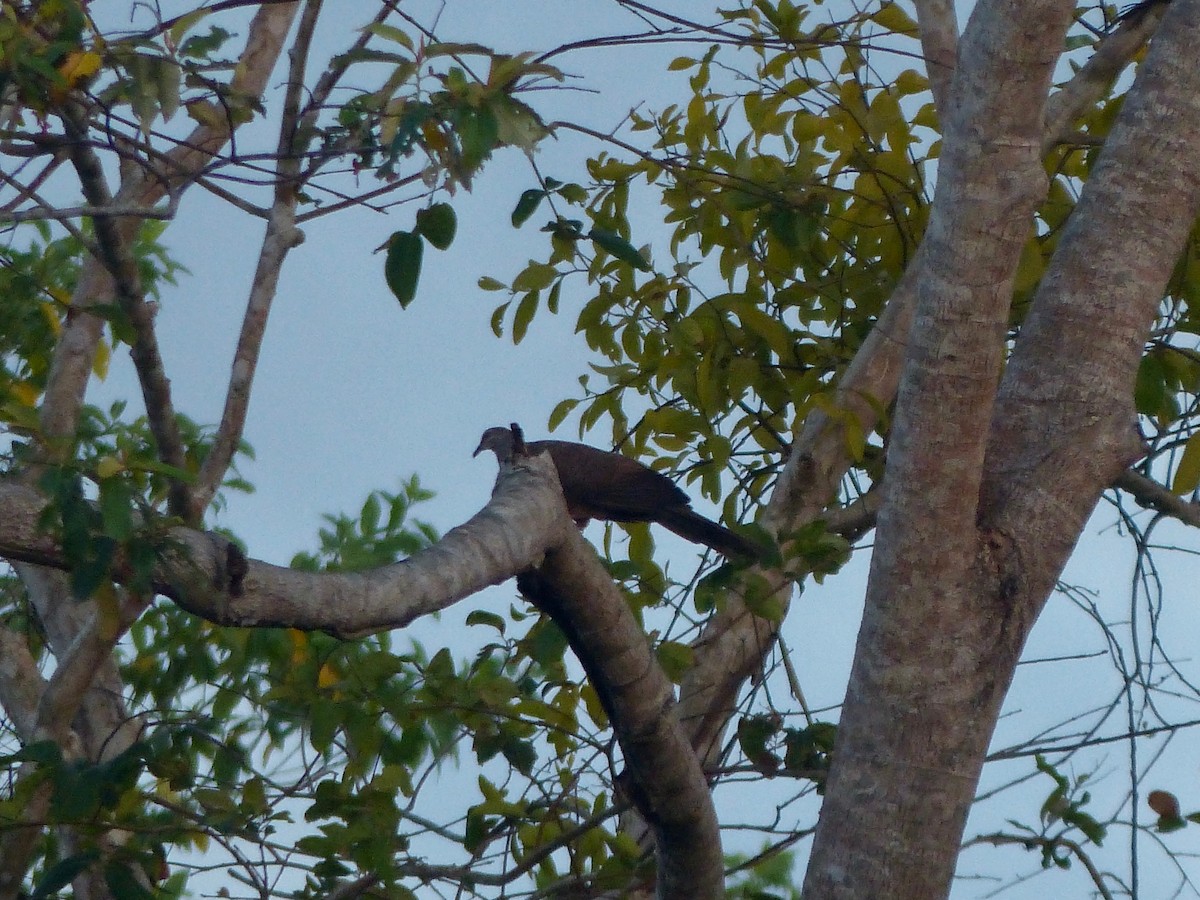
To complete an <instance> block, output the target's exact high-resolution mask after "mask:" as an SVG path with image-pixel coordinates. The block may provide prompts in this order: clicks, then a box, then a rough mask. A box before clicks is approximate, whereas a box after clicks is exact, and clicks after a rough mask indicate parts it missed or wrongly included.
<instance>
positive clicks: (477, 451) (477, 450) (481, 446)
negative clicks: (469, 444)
mask: <svg viewBox="0 0 1200 900" xmlns="http://www.w3.org/2000/svg"><path fill="white" fill-rule="evenodd" d="M482 452H483V442H482V441H480V443H479V446H478V447H476V448H475V452H474V453H472V454H471V456H472V457H475V456H478V455H479V454H480V453H482Z"/></svg>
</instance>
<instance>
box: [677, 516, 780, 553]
mask: <svg viewBox="0 0 1200 900" xmlns="http://www.w3.org/2000/svg"><path fill="white" fill-rule="evenodd" d="M656 521H658V522H659V523H660V524H661V525H662V526H663V527H665V528H667V529H669V530H671V531H673V532H675V533H676V534H677V535H679V536H680V537H681V538H686V539H687V540H689V541H693V542H694V543H697V544H704V545H705V546H708V547H711V548H712V549H714V550H716V551H717V552H718V553H720V554H721V555H723V556H726V557H736V558H743V559H757V558H758V557H759V556H760V555H761V554H760V551H759V549H758V547H757V546H755V545H754V544H752V543H750V541H748V540H746V539H745V538H744V537H742V536H740V535H737V534H734V533H733V532H732V531H730V530H729V529H728V528H726V527H725V526H724V525H718V524H717V523H716V522H713V521H711V520H709V519H706V518H704V516H702V515H700V513H698V512H696V511H695V510H693V509H688V508H686V507H684V508H683V509H672V510H666V511H664V512H663V513H662V514H660V515H659V516H658V517H657V519H656Z"/></svg>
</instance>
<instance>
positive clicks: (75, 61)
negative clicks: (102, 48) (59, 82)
mask: <svg viewBox="0 0 1200 900" xmlns="http://www.w3.org/2000/svg"><path fill="white" fill-rule="evenodd" d="M100 62H101V59H100V54H99V53H96V52H95V51H94V50H75V51H73V52H71V53H68V54H67V58H66V59H64V60H63V61H62V62H61V63H59V66H58V73H59V74H60V75H62V77H63V78H64V79H65V80H66V82H67V84H69V85H71V86H72V87H74V86H75V85H76V84H78V83H79V82H80V81H83V80H84V79H85V78H89V77H91V76H92V75H95V74H96V73H97V72H98V71H100Z"/></svg>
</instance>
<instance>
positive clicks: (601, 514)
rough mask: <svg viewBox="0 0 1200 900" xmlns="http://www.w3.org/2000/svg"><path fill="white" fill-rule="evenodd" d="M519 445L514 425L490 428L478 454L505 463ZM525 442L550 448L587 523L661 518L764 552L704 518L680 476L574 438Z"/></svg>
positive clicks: (696, 537)
mask: <svg viewBox="0 0 1200 900" xmlns="http://www.w3.org/2000/svg"><path fill="white" fill-rule="evenodd" d="M515 446H516V439H515V437H514V435H513V432H512V430H511V429H508V428H489V429H488V430H487V431H485V432H484V433H483V438H482V439H481V440H480V441H479V446H478V447H476V448H475V453H474V455H475V456H478V455H479V454H480V453H482V452H483V451H484V450H491V451H492V452H493V453H495V454H496V459H497V460H498V461H499V462H500V463H501V465H503V464H504V463H509V462H512V459H513V456H514V454H515ZM525 447H526V449H527V451H528V452H529V453H541V452H542V451H545V452H547V453H549V454H550V459H551V460H552V461H553V462H554V468H555V469H557V470H558V480H559V483H560V484H561V485H562V492H563V498H564V499H565V500H566V501H567V510H568V511H569V512H570V513H571V518H573V519H574V520H575V522H576V523H577V524H578V525H579V527H581V528H582V527H583V526H584V525H585V524H587V521H588V519H606V520H608V521H610V522H657V523H658V524H660V525H662V526H663V527H664V528H667V529H669V530H670V531H673V532H675V533H676V534H677V535H679V536H680V537H682V538H686V539H687V540H689V541H693V542H695V543H697V544H704V545H706V546H708V547H711V548H712V549H714V550H716V551H717V552H718V553H720V554H723V555H724V556H742V557H748V558H752V557H756V556H757V555H758V548H757V547H755V546H754V544H752V543H750V542H749V541H748V540H746V539H745V538H742V537H740V536H738V535H736V534H734V533H733V532H732V531H730V530H729V529H728V528H725V527H724V526H722V525H718V524H717V523H716V522H713V521H710V520H709V519H706V518H704V516H702V515H700V514H699V513H698V512H696V511H695V510H694V509H692V507H691V501H690V500H689V499H688V496H687V494H685V493H684V492H683V491H681V490H680V489H679V488H678V487H676V485H675V482H673V481H671V479H670V478H667V477H666V476H665V475H661V474H659V473H658V472H655V471H654V470H653V469H651V468H649V467H647V466H644V465H642V464H641V463H640V462H638V461H637V460H636V459H631V458H630V457H628V456H622V455H621V454H620V453H610V452H608V451H606V450H598V449H596V448H595V447H589V446H588V445H587V444H576V443H572V442H570V441H530V442H529V443H528V444H526V445H525Z"/></svg>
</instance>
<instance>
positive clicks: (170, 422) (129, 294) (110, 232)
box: [63, 115, 190, 516]
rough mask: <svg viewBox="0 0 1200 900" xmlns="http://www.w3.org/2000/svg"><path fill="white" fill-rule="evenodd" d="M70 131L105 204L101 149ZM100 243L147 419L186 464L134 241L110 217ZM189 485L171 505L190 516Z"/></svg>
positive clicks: (169, 454)
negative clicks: (129, 335)
mask: <svg viewBox="0 0 1200 900" xmlns="http://www.w3.org/2000/svg"><path fill="white" fill-rule="evenodd" d="M63 121H64V122H65V123H66V126H67V129H68V132H69V133H72V134H73V135H74V137H75V138H76V140H75V142H74V143H72V145H71V150H70V152H71V162H72V163H73V164H74V166H75V171H76V173H77V174H78V175H79V181H80V184H81V186H82V187H83V193H84V196H85V197H87V199H88V201H89V202H91V203H92V204H93V205H94V206H96V207H99V208H103V207H105V206H107V205H108V204H109V203H111V202H112V195H111V194H110V193H109V191H108V185H107V184H106V183H105V180H104V171H103V169H102V167H101V165H100V160H99V159H98V158H97V157H96V154H95V153H94V152H93V151H92V149H91V148H90V147H89V146H88V145H87V144H86V142H85V141H84V137H85V129H86V125H84V124H83V123H82V122H80V121H78V120H76V119H75V118H74V117H72V116H70V115H68V116H64V119H63ZM95 228H96V242H97V245H98V247H99V250H100V254H101V257H102V261H103V263H104V267H105V268H106V269H107V270H108V272H109V275H110V276H111V277H112V281H113V284H114V286H115V287H116V294H117V302H118V303H119V304H120V307H121V310H122V312H124V314H125V317H126V319H128V320H129V323H130V325H131V326H132V327H133V331H134V334H135V338H134V342H133V346H132V347H131V348H130V355H131V356H132V357H133V364H134V368H135V369H136V370H137V375H138V382H139V383H140V384H141V388H142V399H143V400H144V401H145V405H146V418H147V419H148V420H149V423H150V432H151V433H152V434H153V435H154V442H155V444H156V445H157V449H158V456H159V459H161V460H162V461H163V462H165V463H167V464H168V465H171V466H174V467H175V468H177V469H182V468H183V467H184V466H185V465H186V460H185V458H184V449H183V436H182V435H181V434H180V432H179V423H178V421H177V420H176V418H175V406H174V404H173V403H172V402H171V382H170V381H169V380H168V379H167V373H166V371H165V369H164V368H163V361H162V355H161V354H160V353H159V350H158V336H157V335H156V334H155V331H154V313H153V312H152V310H151V307H150V306H149V304H147V303H146V297H145V293H144V291H143V290H142V285H141V278H140V277H139V276H138V268H137V261H136V260H135V259H134V258H133V253H132V252H131V249H130V246H129V242H128V239H127V238H124V237H123V236H122V235H121V233H120V230H119V229H118V228H117V226H116V223H115V222H113V221H112V219H111V218H110V217H108V216H101V217H98V218H96V219H95ZM189 498H190V491H189V489H188V486H187V485H186V484H184V482H182V481H180V480H179V479H174V480H172V482H171V488H170V495H169V501H168V502H169V505H170V510H171V512H172V513H173V514H174V515H178V516H182V515H186V514H187V511H188V509H189V506H190V503H189Z"/></svg>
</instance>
